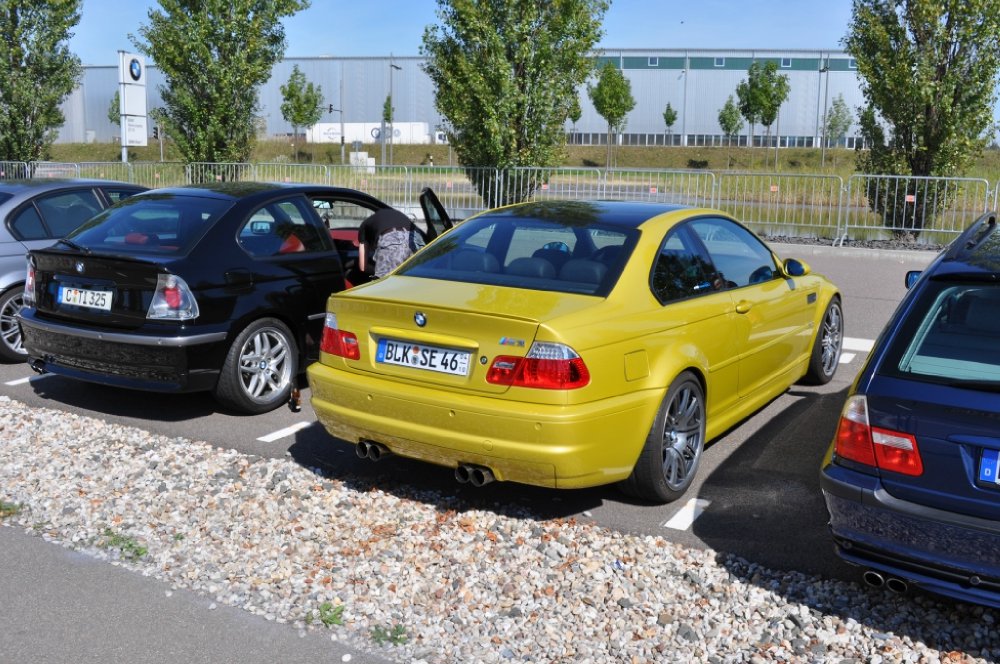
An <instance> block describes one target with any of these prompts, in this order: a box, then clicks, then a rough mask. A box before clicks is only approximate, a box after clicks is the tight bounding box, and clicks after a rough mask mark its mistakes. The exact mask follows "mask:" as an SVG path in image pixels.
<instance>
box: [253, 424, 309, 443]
mask: <svg viewBox="0 0 1000 664" xmlns="http://www.w3.org/2000/svg"><path fill="white" fill-rule="evenodd" d="M308 426H312V422H299V423H298V424H293V425H292V426H290V427H285V428H284V429H278V430H277V431H275V432H274V433H269V434H267V435H266V436H261V437H260V438H258V439H257V440H259V441H260V442H262V443H273V442H274V441H276V440H281V439H282V438H287V437H288V436H291V435H292V434H294V433H296V432H298V431H302V430H303V429H305V428H306V427H308Z"/></svg>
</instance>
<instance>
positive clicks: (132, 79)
mask: <svg viewBox="0 0 1000 664" xmlns="http://www.w3.org/2000/svg"><path fill="white" fill-rule="evenodd" d="M118 95H119V99H120V106H119V109H120V112H121V128H122V162H123V163H124V162H127V161H128V148H130V147H133V146H141V147H145V146H146V145H147V144H148V139H147V129H146V61H145V59H144V58H143V57H142V56H141V55H135V54H134V53H126V52H125V51H118Z"/></svg>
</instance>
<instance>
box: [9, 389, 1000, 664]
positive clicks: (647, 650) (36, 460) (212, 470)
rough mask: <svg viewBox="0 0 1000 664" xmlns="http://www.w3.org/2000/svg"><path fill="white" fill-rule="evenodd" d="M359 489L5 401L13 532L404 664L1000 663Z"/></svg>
mask: <svg viewBox="0 0 1000 664" xmlns="http://www.w3.org/2000/svg"><path fill="white" fill-rule="evenodd" d="M350 479H351V478H336V479H335V478H331V477H327V476H324V475H323V474H322V473H321V471H319V470H317V469H309V468H304V467H301V466H299V465H297V464H295V463H294V462H293V461H291V460H290V459H266V458H258V457H254V456H249V455H245V454H242V453H238V452H235V451H232V450H223V449H218V448H215V447H212V446H210V445H208V444H206V443H203V442H196V441H189V440H185V439H182V438H168V437H165V436H160V435H154V434H150V433H148V432H146V431H142V430H140V429H136V428H131V427H126V426H121V425H116V424H109V423H106V422H103V421H101V420H98V419H93V418H89V417H84V416H77V415H73V414H69V413H65V412H61V411H60V412H56V411H52V410H47V409H41V408H30V407H28V406H26V405H24V404H21V403H19V402H16V401H13V400H11V399H9V398H8V397H0V504H6V505H7V506H8V507H9V505H10V504H11V503H17V504H19V505H20V508H19V509H17V510H13V513H12V514H11V513H9V512H10V511H11V510H7V513H6V516H5V517H3V516H0V518H2V520H3V522H4V524H5V525H7V526H14V527H21V528H24V529H26V530H28V531H30V532H33V533H36V534H39V535H41V536H42V537H44V538H45V539H47V540H50V541H53V542H58V543H60V544H62V545H63V546H66V547H70V548H73V549H77V550H80V551H83V552H86V553H88V554H90V555H92V556H94V557H96V558H100V559H103V560H108V561H112V562H113V563H115V564H118V565H122V566H124V567H127V568H129V569H133V570H135V571H137V572H141V573H142V574H145V575H149V576H153V577H156V578H158V579H161V580H163V581H164V582H165V583H166V584H169V585H168V586H166V587H165V592H170V590H169V588H170V587H172V588H175V589H176V588H188V589H192V590H194V591H197V592H200V593H202V594H204V595H206V596H208V597H211V598H213V599H212V601H214V602H217V603H225V604H229V605H232V606H235V607H240V608H243V609H245V610H247V611H250V612H252V613H255V614H259V615H262V616H265V617H267V618H268V619H270V620H276V621H278V622H282V623H289V624H290V626H289V629H299V630H302V631H303V632H305V631H306V630H317V629H320V630H328V631H329V633H330V636H331V638H332V639H334V640H339V641H341V642H342V643H346V644H348V645H351V646H354V647H357V648H360V649H362V650H368V651H373V652H378V653H379V654H380V655H382V656H384V657H389V658H391V659H393V660H396V661H400V662H425V663H427V664H430V663H442V664H444V663H451V662H508V661H510V662H514V661H518V662H520V661H528V662H580V663H586V662H593V663H603V662H628V663H630V664H631V663H641V662H692V661H698V662H712V663H718V662H766V661H782V662H838V663H840V662H845V663H846V662H865V663H868V664H878V663H880V662H988V661H996V660H997V659H1000V634H998V631H997V619H998V617H1000V612H998V611H993V610H990V609H984V608H981V607H975V606H970V605H965V604H958V603H951V602H947V601H939V600H937V599H934V598H931V597H928V596H924V595H920V594H914V595H910V596H901V595H893V594H891V593H888V592H886V591H881V590H871V589H868V588H864V587H862V586H860V585H857V584H853V583H845V582H842V581H832V580H828V579H823V578H819V577H815V576H806V575H803V574H799V573H794V572H791V573H789V572H780V571H774V570H770V569H765V568H763V567H760V566H758V565H756V564H754V563H752V562H748V561H746V560H742V559H739V558H736V557H733V556H729V555H726V554H723V553H717V552H715V551H711V550H698V549H687V548H684V547H682V546H679V545H676V544H672V543H670V542H667V541H666V540H663V539H661V538H658V537H651V536H647V537H641V536H633V535H626V534H621V533H617V532H614V531H612V530H608V529H605V528H601V527H597V526H594V525H591V524H587V523H581V522H576V521H573V520H565V519H561V520H549V521H544V520H538V519H535V518H532V517H531V515H530V514H529V513H524V514H516V516H507V515H504V514H501V513H500V511H499V510H497V512H493V511H489V510H472V509H464V508H462V506H461V505H459V504H457V503H456V502H455V501H454V500H453V499H452V498H451V497H449V496H447V495H442V494H439V493H434V492H416V491H414V490H412V489H409V488H407V487H406V486H405V485H403V486H394V487H392V488H391V491H385V490H382V489H378V488H374V487H372V488H368V489H364V488H358V487H362V486H363V485H362V484H360V483H357V482H351V481H349V480H350ZM4 513H5V512H4V510H3V507H2V506H0V515H2V514H4ZM505 513H506V514H509V513H510V512H509V511H506V512H505ZM339 607H342V608H339ZM338 622H342V623H343V624H336V623H338ZM326 623H329V624H326Z"/></svg>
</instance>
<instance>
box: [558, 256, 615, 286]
mask: <svg viewBox="0 0 1000 664" xmlns="http://www.w3.org/2000/svg"><path fill="white" fill-rule="evenodd" d="M607 271H608V268H607V266H606V265H604V263H601V262H600V261H592V260H590V259H587V258H573V259H571V260H568V261H566V264H565V265H563V266H562V269H561V270H559V278H560V279H561V280H563V281H580V282H583V283H587V284H594V285H597V284H600V283H601V282H602V281H604V275H605V274H607Z"/></svg>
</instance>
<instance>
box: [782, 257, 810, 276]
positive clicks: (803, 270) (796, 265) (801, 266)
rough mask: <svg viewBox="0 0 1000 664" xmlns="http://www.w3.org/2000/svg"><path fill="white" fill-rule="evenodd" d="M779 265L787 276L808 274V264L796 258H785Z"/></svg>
mask: <svg viewBox="0 0 1000 664" xmlns="http://www.w3.org/2000/svg"><path fill="white" fill-rule="evenodd" d="M781 266H782V269H784V271H785V274H786V275H787V276H789V277H804V276H806V275H807V274H809V264H808V263H806V262H805V261H800V260H798V259H796V258H786V259H785V262H784V263H782V264H781Z"/></svg>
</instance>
